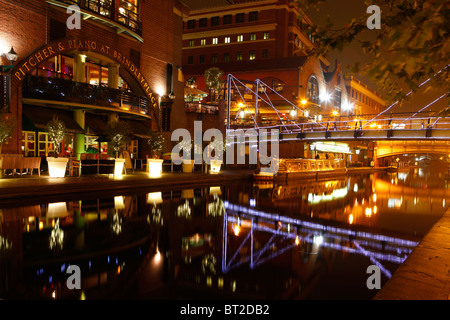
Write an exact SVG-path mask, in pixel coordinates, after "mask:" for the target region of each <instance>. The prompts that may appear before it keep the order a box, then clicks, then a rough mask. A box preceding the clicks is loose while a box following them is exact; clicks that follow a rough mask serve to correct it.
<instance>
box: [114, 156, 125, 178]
mask: <svg viewBox="0 0 450 320" xmlns="http://www.w3.org/2000/svg"><path fill="white" fill-rule="evenodd" d="M114 161H115V163H114V176H115V177H121V176H122V172H123V166H124V165H125V159H114Z"/></svg>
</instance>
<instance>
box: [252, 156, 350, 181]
mask: <svg viewBox="0 0 450 320" xmlns="http://www.w3.org/2000/svg"><path fill="white" fill-rule="evenodd" d="M275 161H277V162H276V163H272V165H271V166H269V167H266V168H265V170H261V168H258V169H257V170H256V171H255V172H254V173H253V178H254V180H255V181H259V182H263V181H273V180H289V179H320V178H326V177H333V176H339V175H345V174H346V173H347V168H346V166H345V161H344V160H341V159H326V160H325V159H277V160H275ZM276 167H278V170H275V168H276Z"/></svg>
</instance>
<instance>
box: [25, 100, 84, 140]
mask: <svg viewBox="0 0 450 320" xmlns="http://www.w3.org/2000/svg"><path fill="white" fill-rule="evenodd" d="M54 116H56V117H57V118H58V119H59V120H61V121H63V122H64V124H65V126H66V129H67V132H69V133H84V130H83V129H82V128H81V127H80V126H79V125H78V123H77V122H76V121H75V120H74V119H73V112H72V111H69V110H60V109H51V108H42V107H37V106H31V105H23V107H22V124H23V127H22V130H24V131H47V123H49V122H50V121H52V120H53V117H54Z"/></svg>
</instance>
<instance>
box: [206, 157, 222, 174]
mask: <svg viewBox="0 0 450 320" xmlns="http://www.w3.org/2000/svg"><path fill="white" fill-rule="evenodd" d="M221 166H222V161H220V160H211V170H210V172H209V173H212V174H217V173H219V172H220V168H221Z"/></svg>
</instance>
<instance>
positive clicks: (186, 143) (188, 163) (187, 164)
mask: <svg viewBox="0 0 450 320" xmlns="http://www.w3.org/2000/svg"><path fill="white" fill-rule="evenodd" d="M180 144H181V148H182V150H183V154H191V155H192V152H189V151H192V142H191V141H190V140H183V141H181V142H180ZM194 162H195V160H191V159H182V165H181V167H182V169H183V172H186V173H190V172H192V171H194Z"/></svg>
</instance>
